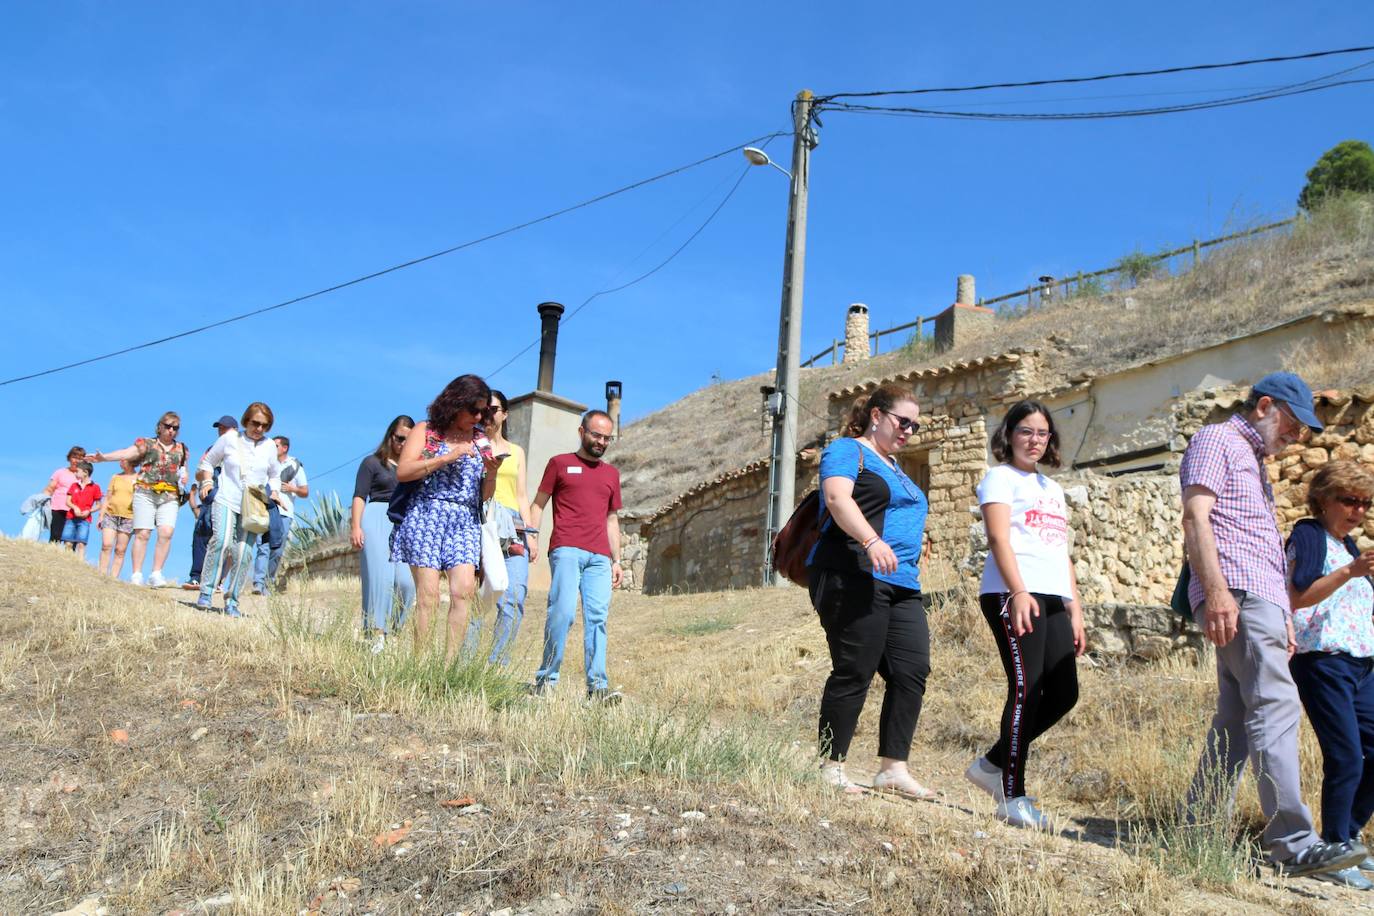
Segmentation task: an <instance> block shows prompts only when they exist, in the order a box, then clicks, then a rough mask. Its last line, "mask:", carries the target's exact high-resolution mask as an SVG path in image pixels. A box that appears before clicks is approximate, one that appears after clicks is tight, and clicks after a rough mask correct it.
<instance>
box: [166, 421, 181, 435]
mask: <svg viewBox="0 0 1374 916" xmlns="http://www.w3.org/2000/svg"><path fill="white" fill-rule="evenodd" d="M162 428H163V429H166V430H171V431H172V432H174V433H175V432H180V431H181V427H180V426H174V425H172V424H171V423H163V424H162Z"/></svg>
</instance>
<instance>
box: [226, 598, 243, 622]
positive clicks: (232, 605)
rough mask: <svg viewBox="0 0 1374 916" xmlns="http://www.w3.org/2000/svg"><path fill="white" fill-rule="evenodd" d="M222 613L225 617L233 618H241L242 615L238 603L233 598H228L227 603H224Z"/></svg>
mask: <svg viewBox="0 0 1374 916" xmlns="http://www.w3.org/2000/svg"><path fill="white" fill-rule="evenodd" d="M224 613H225V614H226V615H227V616H229V617H234V618H238V617H242V616H243V614H242V613H241V612H240V611H239V603H238V602H237V601H236V600H234V599H233V598H230V599H229V600H228V601H226V602H224Z"/></svg>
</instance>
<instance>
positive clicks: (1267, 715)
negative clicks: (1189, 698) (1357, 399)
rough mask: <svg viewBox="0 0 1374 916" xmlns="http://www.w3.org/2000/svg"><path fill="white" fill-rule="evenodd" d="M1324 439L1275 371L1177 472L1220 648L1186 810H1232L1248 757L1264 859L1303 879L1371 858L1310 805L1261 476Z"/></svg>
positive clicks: (1290, 645)
mask: <svg viewBox="0 0 1374 916" xmlns="http://www.w3.org/2000/svg"><path fill="white" fill-rule="evenodd" d="M1321 429H1322V424H1321V421H1320V420H1319V419H1317V415H1316V413H1315V412H1314V411H1313V402H1312V391H1311V389H1309V388H1308V387H1307V385H1306V383H1304V382H1303V380H1302V379H1300V378H1298V377H1297V376H1296V375H1294V374H1293V373H1291V372H1275V373H1272V374H1270V375H1266V376H1265V377H1264V378H1262V379H1260V380H1259V381H1258V382H1256V383H1255V386H1254V387H1253V388H1252V389H1251V390H1250V395H1249V397H1247V398H1246V400H1245V403H1244V404H1243V405H1241V410H1240V412H1239V413H1237V414H1235V415H1234V416H1232V417H1231V418H1230V419H1229V420H1227V421H1226V422H1224V423H1218V424H1216V425H1214V426H1207V427H1204V428H1203V429H1201V430H1199V431H1198V433H1197V434H1196V435H1195V436H1193V438H1192V441H1191V442H1189V443H1188V450H1187V452H1185V453H1184V456H1183V466H1182V468H1181V469H1180V471H1179V476H1180V481H1181V483H1182V485H1183V541H1184V547H1185V549H1186V550H1187V557H1188V565H1189V567H1190V569H1191V573H1192V581H1191V583H1190V585H1189V589H1188V604H1189V606H1190V607H1191V608H1192V610H1193V619H1195V620H1197V621H1198V622H1199V624H1200V625H1201V626H1202V630H1203V633H1204V634H1205V635H1206V637H1207V639H1208V640H1209V641H1210V642H1211V643H1212V644H1213V645H1215V646H1216V647H1217V688H1218V690H1217V709H1216V714H1215V715H1214V716H1213V717H1212V727H1211V728H1210V729H1209V730H1208V732H1207V744H1206V746H1205V747H1204V748H1203V752H1202V759H1201V760H1200V761H1199V762H1198V769H1197V774H1196V775H1195V776H1194V778H1193V784H1192V786H1191V787H1190V788H1189V790H1188V808H1189V811H1190V813H1198V812H1197V809H1198V808H1199V807H1212V808H1213V810H1215V809H1217V808H1222V807H1224V808H1225V809H1226V810H1228V811H1229V810H1230V807H1231V806H1232V805H1233V804H1234V802H1235V792H1236V785H1237V783H1238V782H1239V780H1240V776H1241V773H1242V772H1243V771H1244V769H1245V763H1246V759H1247V757H1248V758H1249V760H1250V762H1251V763H1252V764H1253V766H1254V769H1255V782H1256V784H1257V785H1258V788H1259V797H1260V808H1261V809H1262V810H1263V811H1264V817H1265V819H1266V821H1267V823H1266V825H1265V828H1264V838H1263V841H1264V846H1265V850H1266V852H1267V854H1268V856H1269V859H1270V861H1271V862H1272V863H1273V865H1274V867H1275V868H1276V869H1278V870H1280V871H1282V872H1284V873H1286V874H1289V875H1294V876H1297V875H1317V874H1324V873H1328V872H1336V871H1340V870H1342V869H1344V868H1347V867H1349V866H1352V865H1355V864H1357V863H1359V862H1361V861H1363V859H1364V857H1365V855H1366V852H1365V849H1364V847H1363V846H1361V845H1360V844H1359V843H1353V842H1351V843H1325V842H1323V841H1321V840H1320V839H1319V838H1318V837H1317V834H1316V832H1315V831H1314V830H1313V827H1312V812H1311V811H1309V810H1308V808H1307V806H1306V805H1304V804H1303V802H1302V789H1301V786H1300V785H1299V782H1298V721H1299V719H1300V717H1301V713H1302V706H1301V705H1300V704H1299V702H1298V691H1297V688H1296V687H1295V686H1294V684H1293V678H1292V676H1291V675H1290V674H1289V672H1288V659H1289V657H1290V656H1291V655H1292V653H1293V650H1294V648H1295V647H1296V642H1295V640H1294V636H1293V621H1292V609H1291V607H1290V606H1289V601H1288V569H1287V564H1286V562H1285V559H1284V548H1283V537H1282V536H1281V535H1280V534H1279V529H1278V525H1277V523H1276V522H1275V518H1274V492H1273V489H1272V487H1271V486H1270V484H1269V474H1268V470H1267V469H1266V468H1265V466H1264V459H1265V457H1267V456H1271V455H1277V454H1278V453H1279V452H1281V451H1283V449H1284V448H1286V447H1287V446H1289V445H1292V444H1293V443H1295V442H1299V441H1302V440H1303V439H1305V438H1306V437H1307V436H1308V435H1309V434H1310V433H1311V432H1312V431H1317V432H1320V431H1321Z"/></svg>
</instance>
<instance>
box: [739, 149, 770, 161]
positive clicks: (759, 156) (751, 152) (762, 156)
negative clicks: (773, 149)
mask: <svg viewBox="0 0 1374 916" xmlns="http://www.w3.org/2000/svg"><path fill="white" fill-rule="evenodd" d="M744 158H745V159H748V160H749V164H750V165H772V164H773V160H771V159H769V158H768V154H767V153H765V152H764V151H763V150H761V149H759V148H758V147H756V146H746V147H745V148H744Z"/></svg>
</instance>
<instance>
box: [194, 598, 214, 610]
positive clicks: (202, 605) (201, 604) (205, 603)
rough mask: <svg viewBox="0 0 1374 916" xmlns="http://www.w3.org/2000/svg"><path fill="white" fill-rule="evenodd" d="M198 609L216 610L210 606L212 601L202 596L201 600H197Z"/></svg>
mask: <svg viewBox="0 0 1374 916" xmlns="http://www.w3.org/2000/svg"><path fill="white" fill-rule="evenodd" d="M196 608H197V609H199V610H202V611H213V610H214V608H213V607H211V606H210V599H209V598H207V597H205V596H204V595H201V596H200V597H199V598H197V599H196Z"/></svg>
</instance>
